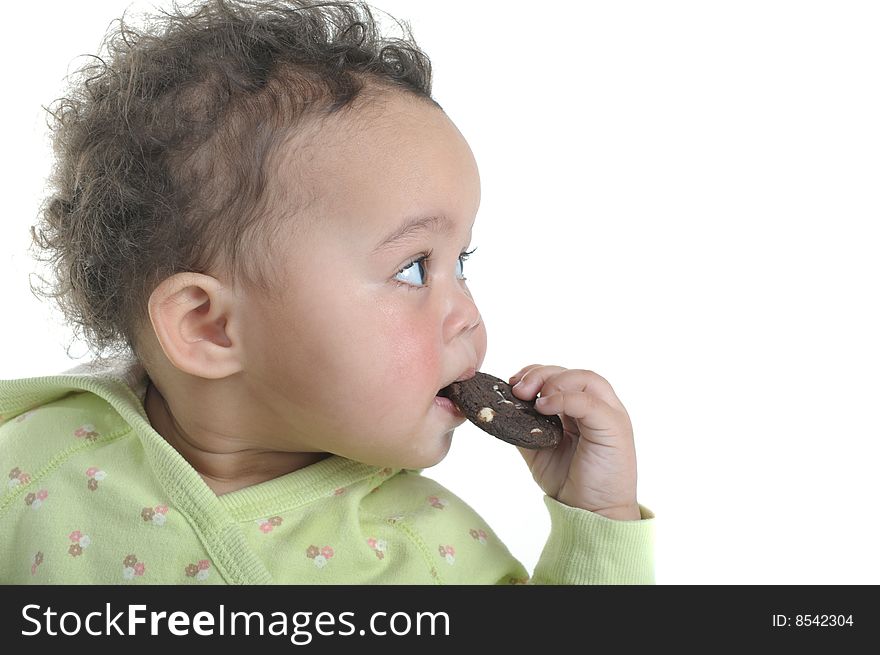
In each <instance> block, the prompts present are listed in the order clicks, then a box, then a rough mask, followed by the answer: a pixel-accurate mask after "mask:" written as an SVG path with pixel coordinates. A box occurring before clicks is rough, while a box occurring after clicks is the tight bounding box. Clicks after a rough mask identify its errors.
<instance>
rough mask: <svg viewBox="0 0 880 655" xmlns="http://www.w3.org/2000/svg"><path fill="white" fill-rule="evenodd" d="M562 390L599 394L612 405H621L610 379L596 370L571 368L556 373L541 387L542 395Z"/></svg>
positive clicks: (598, 395)
mask: <svg viewBox="0 0 880 655" xmlns="http://www.w3.org/2000/svg"><path fill="white" fill-rule="evenodd" d="M560 391H585V392H586V393H588V394H591V395H593V396H597V397H599V398H601V399H602V400H604V401H605V402H606V403H608V404H609V405H611V406H614V405H619V404H620V400H619V399H618V398H617V394H615V393H614V389H612V388H611V384H609V382H608V380H606V379H605V378H603V377H602V376H601V375H599V374H598V373H596V372H595V371H585V370H583V369H580V368H570V369H566V370H565V371H563V372H561V373H559V374H557V375H554V376H553V377H552V378H551V379H549V380H547V382H546V383H545V384H544V386H543V387H542V388H541V395H542V396H550V395H552V394H554V393H558V392H560Z"/></svg>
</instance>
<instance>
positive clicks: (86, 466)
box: [0, 360, 654, 584]
mask: <svg viewBox="0 0 880 655" xmlns="http://www.w3.org/2000/svg"><path fill="white" fill-rule="evenodd" d="M146 385H147V377H146V373H145V371H144V369H143V368H142V367H141V366H140V364H138V363H137V362H136V361H129V360H103V361H100V362H95V363H90V364H85V365H82V366H79V367H76V368H74V369H71V370H70V371H66V372H65V373H63V374H60V375H53V376H46V377H35V378H26V379H20V380H2V381H0V472H4V473H5V472H8V476H7V477H6V479H5V480H4V484H3V489H2V491H0V583H5V584H31V583H33V584H82V583H89V584H116V583H119V584H267V583H269V584H272V583H283V584H321V583H330V584H517V583H526V582H529V583H536V584H653V582H654V569H653V517H654V515H653V514H652V513H651V512H650V510H648V509H647V508H645V507H643V506H640V509H641V515H642V519H641V520H639V521H616V520H612V519H608V518H606V517H604V516H601V515H599V514H595V513H593V512H589V511H587V510H582V509H579V508H573V507H568V506H566V505H563V504H561V503H559V502H557V501H556V500H554V499H552V498H550V497H549V496H545V497H544V502H545V504H546V506H547V509H548V511H549V513H550V534H549V536H548V539H547V543H546V545H545V547H544V550H543V552H542V554H541V557H540V559H539V561H538V564H537V565H536V567H535V570H534V572H533V574H532V575H531V576H529V573H528V572H527V571H526V570H525V568H524V567H523V566H522V564H520V562H519V561H517V560H516V559H515V558H514V557H513V556H512V555H511V553H510V552H509V551H508V549H507V547H506V546H505V545H504V544H503V543H502V542H501V541H500V540H499V539H498V537H497V536H496V535H495V533H494V532H493V531H492V529H491V528H490V527H489V526H488V525H486V523H485V522H484V521H483V519H482V518H481V517H480V516H479V515H478V514H477V513H476V512H475V511H474V510H473V509H472V508H471V507H469V506H468V505H467V504H466V503H465V502H464V501H462V500H461V499H459V498H458V497H457V496H455V495H454V494H453V493H452V492H450V491H449V490H447V489H445V488H444V487H443V486H441V485H440V484H438V483H437V482H435V481H433V480H431V479H429V478H427V477H424V476H423V475H422V474H421V471H419V470H408V469H391V468H379V467H375V466H367V465H365V464H362V463H360V462H356V461H353V460H349V459H345V458H342V457H338V456H330V457H327V458H326V459H323V460H321V461H319V462H317V463H316V464H312V465H311V466H307V467H305V468H303V469H300V470H297V471H294V472H293V473H289V474H287V475H283V476H281V477H278V478H275V479H273V480H269V481H267V482H263V483H260V484H256V485H253V486H251V487H247V488H244V489H240V490H238V491H234V492H231V493H227V494H223V495H221V496H217V495H216V494H215V493H214V492H213V491H212V490H211V489H210V488H209V487H208V486H207V485H206V484H205V482H204V481H203V480H202V478H201V477H200V476H199V474H198V473H197V472H196V470H195V469H193V467H192V466H190V464H189V463H188V462H187V461H186V460H185V459H184V458H183V457H182V456H181V455H180V454H179V453H178V452H177V451H176V450H174V448H172V447H171V446H170V445H169V444H168V443H167V442H166V441H165V440H164V439H163V438H162V437H161V435H159V433H157V432H156V431H155V430H154V429H153V427H152V426H151V425H150V422H149V420H148V417H147V415H146V412H145V411H144V407H143V401H144V394H145V391H146ZM524 527H525V526H524Z"/></svg>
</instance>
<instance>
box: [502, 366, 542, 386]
mask: <svg viewBox="0 0 880 655" xmlns="http://www.w3.org/2000/svg"><path fill="white" fill-rule="evenodd" d="M539 366H541V364H529V365H528V366H523V367H522V368H521V369H519V370H518V371H517V372H516V373H514V374H513V375H511V376H510V377H509V378H508V380H507V384H509V385H511V386H513V385H514V384H516V383H517V382H519V381H520V380H522V377H523V375H525V374H526V373H528V372H529V371H531V370H532V369H533V368H538V367H539Z"/></svg>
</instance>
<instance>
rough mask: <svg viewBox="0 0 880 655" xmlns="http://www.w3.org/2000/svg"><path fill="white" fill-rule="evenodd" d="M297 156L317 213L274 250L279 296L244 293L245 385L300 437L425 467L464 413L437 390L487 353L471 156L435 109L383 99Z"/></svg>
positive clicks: (352, 454)
mask: <svg viewBox="0 0 880 655" xmlns="http://www.w3.org/2000/svg"><path fill="white" fill-rule="evenodd" d="M294 159H296V160H298V162H297V165H299V166H303V165H304V166H306V168H305V171H304V175H303V179H304V180H307V183H308V184H309V185H311V186H310V190H311V191H312V192H313V193H311V195H312V196H313V197H314V198H316V200H315V202H314V203H313V204H312V205H310V206H309V207H308V208H307V209H306V211H308V212H309V214H310V215H313V216H315V219H314V221H313V224H312V225H311V226H310V228H309V229H308V230H307V231H306V232H305V233H304V234H303V233H301V232H297V231H295V230H294V231H291V232H290V236H289V243H288V242H285V243H284V244H283V247H281V248H278V252H282V253H287V255H286V259H285V261H283V262H278V265H279V267H280V268H282V270H283V271H284V277H285V281H286V283H287V291H286V292H285V295H284V296H283V301H282V302H281V303H280V304H272V305H271V306H269V304H268V303H265V302H262V303H258V302H254V304H253V306H249V307H248V311H249V312H250V313H251V316H252V317H253V320H249V321H248V325H247V334H246V339H247V343H246V349H247V358H248V362H247V365H246V370H247V371H248V373H249V375H248V380H249V384H250V385H254V388H252V389H251V391H252V392H253V397H257V398H261V402H262V403H264V404H265V406H266V407H265V410H264V411H267V412H271V413H272V414H273V415H274V416H275V418H276V419H277V420H278V421H279V422H280V423H281V424H282V425H289V426H295V429H296V434H297V440H298V441H300V442H301V443H299V444H298V447H299V448H302V449H306V448H308V449H312V450H321V451H329V452H332V453H335V454H337V455H342V456H344V457H349V458H352V459H356V460H359V461H362V462H366V463H368V464H376V465H382V466H401V467H410V468H424V467H428V466H432V465H433V464H436V463H437V462H439V461H440V460H441V459H443V457H444V456H445V455H446V453H447V451H448V449H449V446H450V441H451V437H452V431H453V429H454V428H455V427H456V426H458V425H460V424H461V423H462V422H464V419H463V418H461V417H460V416H458V415H456V414H453V413H451V412H450V411H449V410H447V409H444V408H443V407H441V406H439V405H438V404H437V403H435V397H436V395H437V392H438V391H439V390H440V389H441V388H442V387H444V386H446V385H447V384H449V383H450V382H452V381H454V380H456V379H457V378H460V377H462V376H463V375H465V374H466V373H467V371H468V370H469V369H479V368H480V366H481V364H482V362H483V359H484V357H485V354H486V329H485V326H484V325H483V322H482V320H481V316H480V313H479V310H478V309H477V306H476V304H475V303H474V299H473V298H472V296H471V294H470V291H469V290H468V287H467V282H465V281H464V280H463V279H462V275H463V270H462V269H463V265H462V261H461V260H460V256H461V254H462V253H464V252H465V251H467V250H468V249H469V248H470V246H471V231H472V227H473V223H474V220H475V216H476V213H477V209H478V207H479V204H480V178H479V172H478V170H477V165H476V162H475V160H474V157H473V154H472V152H471V150H470V148H469V146H468V144H467V142H466V141H465V139H464V137H463V136H462V135H461V134H460V132H459V131H458V130H457V128H456V127H455V125H454V124H453V123H452V122H451V121H450V120H449V119H448V118H447V117H446V116H445V115H444V114H443V113H442V112H441V111H440V110H438V109H435V108H432V107H430V106H428V105H425V104H423V103H421V102H417V101H415V100H409V99H406V98H393V99H391V100H389V102H388V105H387V107H386V109H385V110H384V112H383V113H382V114H381V115H380V116H377V117H375V118H372V119H370V120H369V121H366V125H364V124H363V123H362V124H361V125H360V126H359V127H358V129H357V130H352V131H350V132H345V131H339V130H336V131H334V129H333V124H332V123H328V124H327V126H325V129H324V130H323V131H322V133H321V136H320V137H319V138H318V139H316V140H315V142H314V144H313V145H312V146H311V147H310V148H309V149H308V151H307V154H306V156H297V157H294V158H292V159H291V161H293V160H294ZM290 165H292V164H290ZM285 175H288V177H289V179H291V180H293V179H295V178H294V176H293V175H291V174H285V164H282V165H281V170H280V179H281V180H282V183H283V180H284V179H286V178H285ZM410 221H418V222H417V223H415V224H414V225H415V226H414V227H411V228H410V229H409V230H408V231H406V232H405V233H404V234H402V235H401V234H400V233H399V232H400V230H401V228H402V227H403V226H405V225H406V224H407V223H408V222H410ZM395 234H397V235H398V238H397V239H395V240H393V241H390V242H386V243H384V244H383V241H385V239H386V238H387V237H389V236H391V235H395ZM428 251H430V257H429V259H428V260H427V261H423V262H422V263H421V265H420V264H419V263H413V262H414V260H417V259H419V258H420V257H422V256H423V254H425V253H427V252H428ZM303 441H304V442H305V443H303Z"/></svg>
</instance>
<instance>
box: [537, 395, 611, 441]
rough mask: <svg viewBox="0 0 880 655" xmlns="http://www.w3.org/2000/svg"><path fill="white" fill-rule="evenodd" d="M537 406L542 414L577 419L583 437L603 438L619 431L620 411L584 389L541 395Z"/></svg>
mask: <svg viewBox="0 0 880 655" xmlns="http://www.w3.org/2000/svg"><path fill="white" fill-rule="evenodd" d="M535 408H536V409H537V410H538V411H539V412H541V413H542V414H547V415H552V414H562V415H563V416H568V417H570V418H572V419H575V420H576V421H577V424H578V431H579V432H580V436H581V437H585V436H589V437H593V438H595V437H600V438H601V437H602V436H606V435H607V436H611V435H614V434H617V432H618V430H617V425H618V423H619V422H620V416H619V414H618V412H617V411H616V410H615V409H614V408H613V407H611V406H610V405H608V403H606V402H605V401H604V400H602V399H601V398H599V397H597V396H593V395H590V394H588V393H586V392H583V391H561V392H558V393H554V394H551V395H549V396H541V397H540V398H538V400H537V402H536V403H535Z"/></svg>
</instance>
